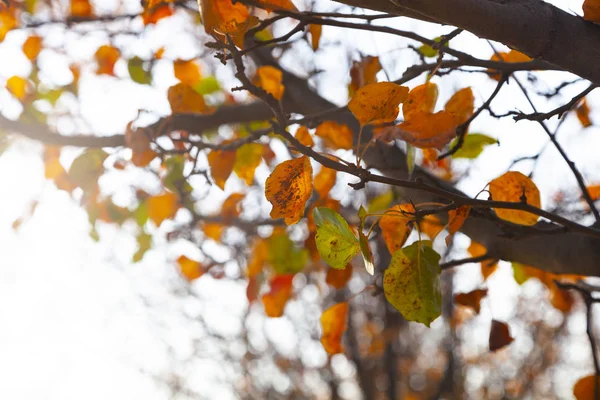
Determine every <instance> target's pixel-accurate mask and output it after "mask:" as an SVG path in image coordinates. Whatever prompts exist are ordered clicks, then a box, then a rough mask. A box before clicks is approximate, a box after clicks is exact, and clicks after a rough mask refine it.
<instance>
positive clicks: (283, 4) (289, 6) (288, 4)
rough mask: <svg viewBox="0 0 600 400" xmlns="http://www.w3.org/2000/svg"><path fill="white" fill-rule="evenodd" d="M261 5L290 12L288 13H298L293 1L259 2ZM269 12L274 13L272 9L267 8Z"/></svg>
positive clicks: (274, 0)
mask: <svg viewBox="0 0 600 400" xmlns="http://www.w3.org/2000/svg"><path fill="white" fill-rule="evenodd" d="M258 3H259V4H264V5H269V6H275V7H277V8H279V9H283V10H288V11H298V9H297V8H296V6H295V5H294V3H292V1H291V0H258ZM265 10H267V12H269V13H270V12H271V11H273V10H272V9H271V8H265Z"/></svg>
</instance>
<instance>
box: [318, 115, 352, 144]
mask: <svg viewBox="0 0 600 400" xmlns="http://www.w3.org/2000/svg"><path fill="white" fill-rule="evenodd" d="M315 135H317V136H319V137H320V138H322V139H323V142H324V143H325V146H327V147H329V148H332V149H335V150H337V149H346V150H348V149H351V148H352V130H351V129H350V128H349V127H348V125H345V124H338V123H337V122H335V121H324V122H322V123H320V124H319V125H318V126H317V129H316V131H315Z"/></svg>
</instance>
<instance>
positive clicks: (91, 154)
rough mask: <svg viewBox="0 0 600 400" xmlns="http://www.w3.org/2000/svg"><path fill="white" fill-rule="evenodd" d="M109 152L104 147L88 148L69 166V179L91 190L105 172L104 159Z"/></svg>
mask: <svg viewBox="0 0 600 400" xmlns="http://www.w3.org/2000/svg"><path fill="white" fill-rule="evenodd" d="M106 157H108V153H107V152H105V151H104V150H102V149H87V150H85V151H84V152H83V153H81V154H80V155H79V157H77V158H76V159H75V160H74V161H73V163H72V164H71V167H70V168H69V180H70V181H71V182H72V183H73V184H75V185H77V186H79V187H80V188H81V189H83V191H84V192H89V191H90V190H92V189H93V188H95V187H96V185H97V184H98V178H100V176H101V175H102V174H103V173H104V160H106Z"/></svg>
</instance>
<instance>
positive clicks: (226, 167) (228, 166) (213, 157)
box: [206, 150, 235, 190]
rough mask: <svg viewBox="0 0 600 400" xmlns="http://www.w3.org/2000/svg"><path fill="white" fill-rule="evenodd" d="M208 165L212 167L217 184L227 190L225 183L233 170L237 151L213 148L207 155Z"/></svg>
mask: <svg viewBox="0 0 600 400" xmlns="http://www.w3.org/2000/svg"><path fill="white" fill-rule="evenodd" d="M206 158H207V159H208V166H209V167H210V175H211V176H212V178H213V180H214V181H215V184H216V185H217V186H218V187H220V188H221V190H225V183H226V182H227V179H228V178H229V175H231V172H232V171H233V165H234V164H235V151H222V150H212V151H211V152H210V153H208V155H207V156H206Z"/></svg>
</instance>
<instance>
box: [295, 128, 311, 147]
mask: <svg viewBox="0 0 600 400" xmlns="http://www.w3.org/2000/svg"><path fill="white" fill-rule="evenodd" d="M294 137H295V138H296V139H297V140H298V141H299V142H300V143H302V144H303V145H305V146H306V147H313V146H314V145H315V141H314V140H313V138H312V136H311V135H310V132H309V131H308V128H307V127H305V126H301V127H299V128H298V130H296V134H295V135H294Z"/></svg>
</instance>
